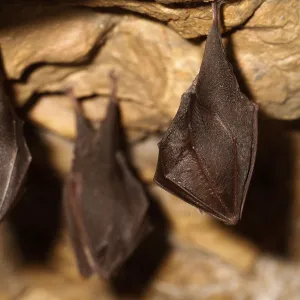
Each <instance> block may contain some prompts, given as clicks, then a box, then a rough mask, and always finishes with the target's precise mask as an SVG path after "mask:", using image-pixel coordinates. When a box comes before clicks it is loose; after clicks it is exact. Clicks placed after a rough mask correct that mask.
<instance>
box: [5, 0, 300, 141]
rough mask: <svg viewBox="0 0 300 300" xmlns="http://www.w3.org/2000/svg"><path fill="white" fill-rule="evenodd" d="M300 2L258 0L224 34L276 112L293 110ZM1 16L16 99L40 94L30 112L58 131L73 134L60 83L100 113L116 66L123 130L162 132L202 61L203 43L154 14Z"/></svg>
mask: <svg viewBox="0 0 300 300" xmlns="http://www.w3.org/2000/svg"><path fill="white" fill-rule="evenodd" d="M246 2H247V1H246ZM246 2H242V3H243V4H242V3H241V4H240V5H245V3H246ZM149 3H150V4H151V2H147V3H145V5H148V4H149ZM247 3H248V2H247ZM249 3H250V2H249ZM251 3H254V2H251ZM152 4H153V3H152ZM152 4H151V5H152ZM154 4H155V3H154ZM155 5H156V4H155ZM249 5H250V4H249ZM140 6H141V4H140ZM299 6H300V4H299V1H297V0H282V1H279V0H271V1H265V2H263V3H262V5H261V6H260V7H259V9H257V10H256V12H255V13H254V15H253V16H252V17H251V18H250V20H249V21H248V22H247V23H246V24H245V26H244V27H242V28H240V29H239V30H237V31H235V32H233V34H231V35H229V38H228V46H227V50H228V51H227V52H228V55H229V56H230V57H231V58H232V60H233V62H234V70H235V72H236V73H237V75H238V78H239V80H240V82H241V85H242V87H243V89H244V90H247V92H248V94H250V96H251V97H252V98H253V100H255V101H256V102H258V103H259V104H260V105H261V110H262V111H264V112H266V113H267V114H269V115H271V116H274V117H276V118H279V119H295V118H298V117H299V115H300V110H299V93H300V87H299V82H300V80H299V74H300V72H299V69H300V67H299V55H300V53H299V51H300V50H299V49H300V46H299V41H300V39H299V28H300V26H299V15H298V13H297V12H298V11H299ZM234 7H236V5H228V8H227V9H231V8H232V9H237V8H234ZM202 8H203V7H202ZM202 8H201V7H200V8H199V9H200V10H201V9H202ZM204 8H206V7H204ZM189 9H190V8H189ZM197 9H198V8H197ZM241 10H242V11H244V10H243V9H242V8H241ZM270 12H271V15H272V18H269V14H270ZM2 14H3V16H2V17H1V18H0V19H1V24H2V26H1V29H0V41H1V45H2V49H3V54H4V59H5V63H6V67H7V71H8V74H9V76H10V77H11V78H12V79H14V80H15V91H16V95H17V99H18V103H19V105H21V104H24V103H26V102H28V101H32V100H33V98H35V97H36V98H39V99H40V101H37V105H35V106H33V109H32V110H31V111H30V116H31V118H32V119H33V120H34V121H35V122H36V123H38V124H41V125H43V126H45V127H46V128H49V129H50V130H52V131H55V132H57V133H59V134H61V135H63V136H65V137H74V134H75V132H74V119H73V117H74V114H73V111H72V107H71V102H70V100H69V99H67V98H66V97H65V96H63V95H59V94H58V93H61V92H63V91H64V90H65V88H66V87H70V86H71V87H73V88H74V92H75V94H76V95H77V96H80V97H86V98H89V97H91V99H90V100H89V101H85V104H84V106H85V109H86V111H87V115H88V116H89V117H90V118H91V119H92V120H99V119H101V118H102V117H103V115H104V114H105V105H104V103H106V100H107V95H108V94H109V90H110V83H109V79H108V76H107V74H108V72H109V71H110V70H111V69H115V70H116V72H117V74H118V76H119V91H118V95H119V96H120V98H121V99H122V101H121V106H122V112H123V118H124V123H125V127H126V128H127V130H128V134H129V137H130V138H131V139H132V140H137V139H140V138H142V137H145V136H147V135H148V134H149V133H151V132H156V131H158V130H159V131H163V130H165V128H166V126H167V125H168V123H169V122H170V120H171V119H172V118H173V116H174V114H175V113H176V110H177V108H178V105H179V102H180V97H181V95H182V93H183V92H184V91H185V90H186V89H187V88H188V86H189V85H190V83H191V81H192V80H193V78H194V77H195V76H196V74H197V72H198V71H199V66H200V64H201V57H202V54H203V50H204V43H198V42H196V43H191V42H189V41H187V40H185V39H183V38H181V37H180V36H179V35H178V34H176V33H175V32H174V31H173V30H171V29H169V28H167V27H166V26H164V25H162V24H159V23H156V22H154V21H150V20H144V19H142V18H137V17H134V16H127V15H122V14H117V15H114V14H111V13H103V12H102V13H100V12H97V11H94V10H90V9H84V8H82V7H80V8H75V7H74V8H68V7H65V8H59V9H58V8H57V7H55V6H53V7H46V8H45V7H44V8H42V7H41V6H36V7H35V8H34V9H32V10H30V12H28V10H26V9H25V8H23V10H22V9H20V10H18V11H16V12H15V11H14V14H15V19H17V20H18V22H17V23H16V24H18V26H13V25H12V21H11V18H10V13H9V11H6V10H5V9H4V10H3V11H2ZM230 19H231V18H230ZM207 22H208V23H209V24H210V23H211V20H209V19H208V20H207ZM37 24H38V25H37ZM50 24H51V26H50ZM192 27H193V26H192ZM53 28H56V30H53ZM187 28H190V27H189V26H188V25H187ZM205 30H207V29H205ZM103 36H106V42H105V44H104V45H103V46H102V47H101V43H103V39H101V38H103ZM224 42H226V39H224ZM120 49H122V50H120ZM141 66H143V67H142V68H141ZM237 66H238V67H237Z"/></svg>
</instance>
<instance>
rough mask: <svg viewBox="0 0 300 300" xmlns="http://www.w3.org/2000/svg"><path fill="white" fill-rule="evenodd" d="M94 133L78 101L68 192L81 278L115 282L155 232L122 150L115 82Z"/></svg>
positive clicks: (70, 223) (70, 217) (72, 236)
mask: <svg viewBox="0 0 300 300" xmlns="http://www.w3.org/2000/svg"><path fill="white" fill-rule="evenodd" d="M113 82H114V88H113V93H112V95H111V97H110V100H109V104H108V108H107V114H106V117H105V119H104V121H103V123H102V125H101V126H100V128H99V129H97V130H95V129H93V128H92V126H91V124H89V122H88V120H87V119H86V118H85V117H84V116H83V113H82V110H81V108H80V106H79V104H78V103H77V101H76V99H75V98H74V97H73V100H74V102H75V107H76V115H77V117H76V118H77V138H76V142H75V155H74V160H73V168H72V172H71V175H70V176H69V179H68V181H67V185H66V190H65V208H66V215H67V222H68V227H69V232H70V235H71V239H72V244H73V248H74V251H75V254H76V258H77V263H78V267H79V270H80V273H81V274H82V275H83V276H85V277H88V276H90V275H91V274H92V273H94V272H97V273H98V274H99V275H100V276H102V277H104V278H106V279H107V278H110V277H112V276H113V275H114V274H115V273H116V272H117V270H118V268H119V267H120V266H121V265H122V263H123V262H124V261H125V260H126V259H127V258H128V256H129V255H130V254H131V253H132V252H133V251H134V250H135V248H136V247H137V246H138V244H139V243H140V242H141V241H142V239H143V238H144V237H145V236H146V235H147V233H148V232H149V230H150V225H149V222H148V218H147V211H148V205H149V204H148V200H147V198H146V195H145V193H144V191H143V188H142V186H141V184H140V182H139V181H138V180H137V179H136V178H135V176H134V175H133V174H132V172H131V170H130V168H129V166H128V163H127V160H126V157H125V154H124V152H123V150H122V149H121V147H120V135H121V134H120V126H121V124H120V115H119V114H120V112H119V103H118V100H117V98H116V82H115V80H113Z"/></svg>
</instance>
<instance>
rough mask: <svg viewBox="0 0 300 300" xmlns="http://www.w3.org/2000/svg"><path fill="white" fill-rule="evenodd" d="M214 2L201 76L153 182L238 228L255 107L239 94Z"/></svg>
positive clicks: (164, 143) (163, 148) (166, 139)
mask: <svg viewBox="0 0 300 300" xmlns="http://www.w3.org/2000/svg"><path fill="white" fill-rule="evenodd" d="M223 2H224V1H217V2H214V3H213V4H212V5H213V24H212V27H211V29H210V32H209V34H208V37H207V41H206V47H205V52H204V56H203V61H202V65H201V68H200V72H199V74H198V75H197V77H196V78H195V80H194V81H193V83H192V85H191V87H190V88H189V89H188V90H187V91H186V92H185V93H184V94H183V95H182V98H181V104H180V107H179V109H178V112H177V114H176V116H175V118H174V120H173V121H172V123H171V125H170V127H169V128H168V130H167V131H166V133H165V135H164V136H163V138H162V140H161V141H160V143H159V157H158V164H157V169H156V173H155V176H154V181H155V182H156V183H157V184H158V185H160V186H161V187H162V188H164V189H166V190H167V191H169V192H170V193H173V194H174V195H176V196H178V197H179V198H181V199H183V200H184V201H186V202H188V203H189V204H191V205H194V206H195V207H197V208H199V209H200V210H201V211H205V212H206V213H208V214H210V215H212V216H213V217H215V218H217V219H219V220H221V221H223V222H224V223H226V224H230V225H233V224H236V223H237V222H238V221H239V219H240V218H241V215H242V211H243V206H244V202H245V198H246V194H247V190H248V187H249V183H250V179H251V176H252V172H253V168H254V163H255V156H256V148H257V112H258V106H257V105H256V104H255V103H254V102H252V101H250V100H249V99H247V97H246V96H245V95H244V94H243V93H242V92H241V91H240V88H239V85H238V83H237V80H236V77H235V75H234V73H233V69H232V66H231V64H230V63H229V61H228V60H227V57H226V54H225V50H224V48H223V45H222V39H221V34H220V29H219V26H220V20H219V19H220V17H219V16H220V6H221V4H222V3H223Z"/></svg>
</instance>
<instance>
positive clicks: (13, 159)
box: [0, 51, 31, 221]
mask: <svg viewBox="0 0 300 300" xmlns="http://www.w3.org/2000/svg"><path fill="white" fill-rule="evenodd" d="M7 84H8V81H7V78H6V74H5V68H4V64H3V59H2V53H1V51H0V133H1V136H0V166H1V171H0V221H2V220H3V218H4V217H5V215H6V213H7V212H8V210H9V209H10V207H11V206H12V205H13V204H14V203H15V202H16V199H17V196H18V193H19V191H20V189H21V186H22V183H23V181H24V179H25V175H26V173H27V170H28V167H29V165H30V162H31V155H30V153H29V150H28V147H27V144H26V141H25V138H24V136H23V121H21V120H20V119H19V118H18V117H17V115H16V113H15V111H14V108H13V106H12V99H11V97H10V96H11V91H10V90H9V89H8V86H7Z"/></svg>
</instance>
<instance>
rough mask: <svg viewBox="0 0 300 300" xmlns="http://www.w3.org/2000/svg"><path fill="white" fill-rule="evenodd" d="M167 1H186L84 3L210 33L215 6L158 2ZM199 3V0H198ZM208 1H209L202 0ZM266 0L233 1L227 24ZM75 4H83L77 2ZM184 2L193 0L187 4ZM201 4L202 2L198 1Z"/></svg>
mask: <svg viewBox="0 0 300 300" xmlns="http://www.w3.org/2000/svg"><path fill="white" fill-rule="evenodd" d="M157 2H160V3H164V4H171V3H174V2H176V3H183V5H182V6H181V5H180V6H172V5H161V4H160V3H156V2H154V1H145V2H143V3H142V4H141V2H140V1H134V0H129V1H128V0H88V1H85V3H84V5H86V6H90V7H115V6H117V7H121V8H124V9H127V10H131V11H133V12H137V13H141V14H145V15H148V16H150V17H152V18H155V19H157V20H160V21H163V22H167V23H168V25H169V26H170V27H171V28H173V29H174V30H175V31H177V32H178V33H179V34H180V35H181V36H183V37H185V38H195V37H199V36H201V35H206V34H207V32H208V30H209V28H210V26H211V18H212V17H211V6H210V5H196V7H195V6H193V4H194V3H192V5H191V3H190V2H191V1H185V0H175V1H173V0H171V1H170V0H163V1H157ZM194 2H195V3H196V1H194ZM202 2H208V1H202ZM262 2H263V0H243V1H240V2H238V3H232V4H230V5H228V6H227V7H226V8H225V12H224V15H225V22H224V23H225V26H226V27H228V28H232V27H234V26H237V25H240V24H242V23H244V22H245V21H246V20H247V19H248V18H249V17H250V16H251V15H252V14H253V12H254V11H255V10H256V9H257V8H258V7H259V5H260V4H261V3H262ZM73 3H74V4H76V3H80V0H79V2H76V0H75V1H73ZM184 3H189V4H186V5H184ZM198 3H199V1H198Z"/></svg>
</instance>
